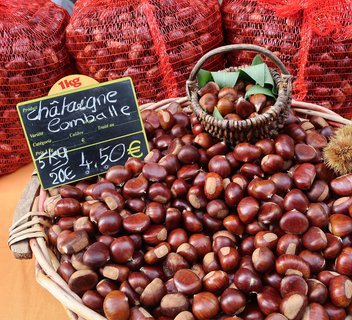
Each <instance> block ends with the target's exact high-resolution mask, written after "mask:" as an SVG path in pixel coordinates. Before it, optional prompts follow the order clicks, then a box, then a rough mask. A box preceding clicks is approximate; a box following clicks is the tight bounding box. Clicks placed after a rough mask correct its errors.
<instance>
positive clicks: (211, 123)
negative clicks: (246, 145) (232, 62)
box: [186, 44, 292, 145]
mask: <svg viewBox="0 0 352 320" xmlns="http://www.w3.org/2000/svg"><path fill="white" fill-rule="evenodd" d="M239 50H248V51H254V52H258V53H260V54H263V55H265V56H266V57H268V58H269V59H270V60H271V61H272V62H273V63H274V64H275V65H276V66H277V67H278V68H279V70H280V71H281V74H279V73H278V72H277V71H275V70H274V69H270V72H271V74H272V76H273V79H274V82H275V84H276V86H277V88H278V97H277V100H276V102H275V104H274V105H273V106H272V107H271V108H270V110H268V111H267V112H264V113H262V114H259V115H257V116H256V117H254V118H251V119H246V120H241V121H235V120H220V119H218V118H216V117H214V116H212V115H210V114H208V113H207V112H206V111H204V110H203V108H202V107H201V106H200V105H199V95H198V91H199V87H198V83H197V74H198V72H199V71H200V69H201V67H202V66H203V64H204V63H205V62H206V61H207V60H208V59H210V58H211V57H213V56H215V55H218V54H223V53H227V52H230V51H239ZM225 71H228V72H229V71H236V68H235V67H231V68H228V69H226V70H225ZM186 90H187V95H188V98H189V99H190V101H191V108H192V110H193V112H194V114H195V115H196V116H197V118H198V120H199V121H200V122H201V123H202V124H203V126H204V128H205V130H206V131H208V132H209V133H210V134H211V135H212V136H214V137H216V138H218V139H221V140H224V141H226V142H228V143H230V144H232V145H236V144H237V143H239V142H243V141H250V142H254V141H256V140H259V139H262V138H273V137H275V136H276V135H277V134H278V132H279V130H280V129H281V128H282V127H283V126H284V124H285V121H286V119H287V117H288V110H289V108H290V106H291V100H292V76H291V75H290V74H289V72H288V71H287V69H286V67H285V66H284V64H283V63H282V62H281V61H280V59H279V58H278V57H277V56H275V55H274V54H273V53H272V52H271V51H269V50H267V49H265V48H262V47H259V46H256V45H250V44H235V45H228V46H223V47H220V48H217V49H214V50H212V51H209V52H208V53H207V54H205V55H204V56H203V57H202V58H201V59H200V60H199V61H198V63H197V64H196V65H195V66H194V68H193V70H192V72H191V74H190V77H189V79H188V81H187V83H186Z"/></svg>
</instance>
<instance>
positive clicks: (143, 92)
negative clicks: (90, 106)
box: [66, 0, 223, 103]
mask: <svg viewBox="0 0 352 320" xmlns="http://www.w3.org/2000/svg"><path fill="white" fill-rule="evenodd" d="M66 34H67V48H68V50H69V52H70V53H71V54H72V55H73V57H74V59H75V62H76V67H77V69H78V70H79V72H80V73H83V74H86V75H88V76H90V77H93V78H95V79H96V80H97V81H99V82H103V81H108V80H113V79H116V78H119V77H124V76H130V77H131V78H132V79H133V82H134V85H135V88H136V92H137V96H138V99H139V102H140V103H147V102H151V101H159V100H162V99H165V98H170V97H177V96H181V95H184V94H185V81H186V79H187V78H188V76H189V73H190V71H191V70H192V68H193V66H194V65H195V63H196V62H197V61H198V60H199V58H200V57H201V56H202V55H203V54H204V53H205V52H207V51H209V50H211V49H213V48H215V47H217V46H219V45H221V44H222V42H223V32H222V22H221V13H220V7H219V3H218V1H217V0H209V1H206V2H205V1H203V0H128V1H127V0H90V1H86V0H79V1H77V2H76V4H75V6H74V11H73V15H72V18H71V22H70V24H69V26H68V27H67V29H66ZM222 67H223V59H222V57H216V58H214V59H212V60H211V61H209V63H208V64H207V65H205V68H208V69H210V70H218V69H221V68H222Z"/></svg>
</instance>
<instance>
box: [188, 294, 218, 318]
mask: <svg viewBox="0 0 352 320" xmlns="http://www.w3.org/2000/svg"><path fill="white" fill-rule="evenodd" d="M219 309H220V304H219V301H218V298H217V297H216V296H215V295H214V294H213V293H211V292H200V293H197V294H195V295H194V297H193V304H192V313H193V314H194V315H195V316H196V318H197V319H199V320H211V319H215V318H216V315H217V314H218V312H219Z"/></svg>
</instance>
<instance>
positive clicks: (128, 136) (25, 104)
mask: <svg viewBox="0 0 352 320" xmlns="http://www.w3.org/2000/svg"><path fill="white" fill-rule="evenodd" d="M121 83H129V84H130V87H131V91H128V92H124V95H123V98H126V94H127V98H128V99H131V101H133V104H134V105H133V106H132V107H134V106H135V107H136V110H137V114H138V121H139V124H140V130H138V131H136V132H134V131H132V132H129V133H128V134H123V135H122V136H121V137H120V135H119V134H115V135H113V136H109V137H108V139H105V140H99V139H96V140H94V141H95V144H96V145H97V148H98V147H99V146H100V145H102V146H103V144H104V143H106V142H110V141H114V140H119V139H125V140H126V139H131V138H132V137H133V135H136V136H137V135H138V137H139V138H140V140H138V141H140V142H141V147H140V148H141V150H144V152H143V157H144V156H145V155H146V154H147V153H149V145H148V140H147V136H146V133H145V129H144V126H143V121H142V117H141V112H140V109H139V106H138V100H137V96H136V92H135V89H134V86H133V82H132V79H131V78H130V77H125V78H121V79H117V80H112V81H108V82H104V83H99V84H95V85H90V86H87V87H81V88H78V89H75V90H70V91H69V92H63V93H58V94H54V95H50V96H46V97H42V98H38V99H34V100H30V101H25V102H21V103H19V104H18V105H17V111H18V113H19V118H20V121H21V124H22V127H23V129H24V134H25V138H26V140H27V144H28V146H29V150H30V153H31V156H32V160H33V163H34V165H35V168H36V171H37V173H38V178H39V181H40V183H41V185H42V187H43V188H44V189H49V188H52V187H59V186H61V185H64V184H68V183H75V182H78V181H80V180H83V179H88V178H92V177H94V176H97V175H101V174H104V173H105V172H106V171H107V169H108V167H107V165H105V166H104V168H100V169H99V170H98V169H97V170H98V171H99V172H97V171H94V170H93V173H92V174H90V173H88V172H85V173H86V174H85V175H83V174H80V175H78V177H77V179H75V178H73V179H68V180H67V181H64V182H62V183H61V182H60V183H57V182H56V183H55V184H53V183H48V181H47V177H46V176H45V175H47V174H49V172H45V171H44V170H42V168H40V167H39V165H40V164H39V161H40V160H39V161H38V158H40V156H39V157H37V156H36V155H35V154H34V150H36V148H34V147H33V139H31V138H30V137H29V131H28V123H26V121H25V120H24V119H23V115H24V114H23V112H22V110H23V108H26V107H28V106H30V105H32V104H34V103H38V102H41V101H47V100H53V99H55V98H60V97H61V98H62V99H64V98H65V97H66V96H72V95H75V94H77V93H82V92H91V91H92V92H94V90H97V89H98V88H101V87H107V86H111V85H114V84H121ZM117 87H118V86H117ZM133 112H135V110H134V109H133ZM125 124H126V123H125ZM90 137H91V136H90ZM122 141H123V140H122ZM132 142H133V141H132ZM132 142H130V143H131V144H132ZM86 145H90V146H91V143H87V144H85V145H81V146H80V147H79V148H74V149H69V150H68V151H65V152H66V154H67V153H69V152H72V151H77V150H79V149H84V148H85V146H86ZM125 147H126V146H125ZM45 148H46V149H47V148H50V145H48V146H46V147H45ZM131 148H132V147H131ZM37 149H38V148H37ZM39 150H40V149H39ZM90 155H91V153H90ZM125 158H126V157H125ZM125 160H127V159H125ZM114 164H123V163H114ZM114 164H110V166H112V165H114ZM89 172H90V171H89Z"/></svg>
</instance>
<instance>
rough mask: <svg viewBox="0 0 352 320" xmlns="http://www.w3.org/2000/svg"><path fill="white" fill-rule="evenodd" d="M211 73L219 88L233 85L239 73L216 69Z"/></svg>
mask: <svg viewBox="0 0 352 320" xmlns="http://www.w3.org/2000/svg"><path fill="white" fill-rule="evenodd" d="M211 75H212V76H213V79H214V81H215V82H216V83H217V84H218V86H219V87H220V89H221V88H224V87H233V86H234V85H235V84H236V82H237V80H238V77H239V75H240V73H239V72H237V71H236V72H225V71H218V72H212V73H211Z"/></svg>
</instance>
